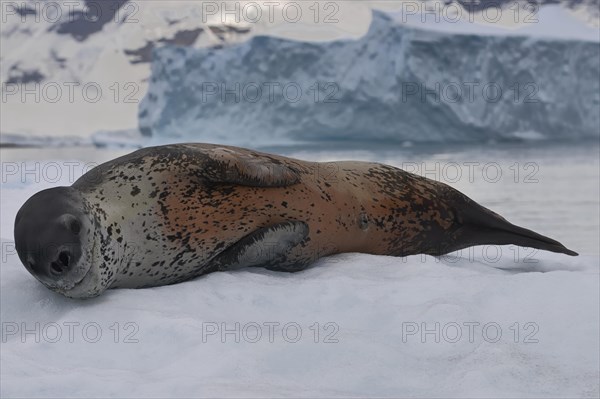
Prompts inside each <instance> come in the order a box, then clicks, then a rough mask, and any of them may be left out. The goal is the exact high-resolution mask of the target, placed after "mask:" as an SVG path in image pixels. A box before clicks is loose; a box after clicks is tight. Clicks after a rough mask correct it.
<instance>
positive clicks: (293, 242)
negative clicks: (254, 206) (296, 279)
mask: <svg viewBox="0 0 600 399" xmlns="http://www.w3.org/2000/svg"><path fill="white" fill-rule="evenodd" d="M307 236H308V225H307V224H306V223H304V222H297V221H290V222H283V223H277V224H275V225H273V226H270V227H264V228H262V229H259V230H256V231H255V232H253V233H250V234H249V235H247V236H246V237H244V238H242V239H241V240H239V241H238V242H236V243H235V244H233V245H232V246H231V247H229V248H228V249H226V250H225V251H224V252H222V253H221V254H219V255H218V256H217V258H216V259H214V261H213V266H214V267H215V269H216V270H220V271H225V270H235V269H239V268H242V267H251V266H261V267H265V268H267V269H269V270H281V271H298V270H302V269H303V268H304V267H306V265H307V263H304V262H300V263H299V262H298V260H297V259H290V257H288V254H289V253H290V250H291V249H292V248H294V247H295V246H297V245H298V244H300V243H301V242H302V241H303V240H304V239H305V238H306V237H307Z"/></svg>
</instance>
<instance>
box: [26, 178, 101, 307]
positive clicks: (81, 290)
mask: <svg viewBox="0 0 600 399" xmlns="http://www.w3.org/2000/svg"><path fill="white" fill-rule="evenodd" d="M88 209H89V208H88V207H87V204H86V201H85V199H84V198H83V197H82V195H81V194H80V193H79V191H77V190H75V189H74V188H72V187H56V188H51V189H48V190H44V191H40V192H39V193H37V194H35V195H34V196H32V197H31V198H29V199H28V200H27V202H25V204H23V206H22V207H21V209H20V210H19V212H18V213H17V217H16V219H15V246H16V249H17V253H18V254H19V258H20V259H21V262H23V265H25V267H26V268H27V270H28V271H29V272H30V273H31V274H32V275H33V276H34V277H35V278H37V279H38V280H39V281H40V282H41V283H42V284H44V285H45V286H46V287H48V288H50V289H51V290H54V291H57V292H60V293H61V294H63V295H66V296H68V297H73V298H81V297H90V296H94V295H97V294H99V293H100V292H102V291H103V289H102V290H101V291H99V292H96V291H98V290H97V289H96V288H95V287H94V284H95V283H97V281H98V278H97V276H96V277H94V276H93V275H94V274H97V273H95V270H96V269H97V266H96V267H94V266H95V265H94V247H95V245H94V243H95V234H94V228H95V223H94V218H93V217H92V216H91V215H90V213H89V211H88Z"/></svg>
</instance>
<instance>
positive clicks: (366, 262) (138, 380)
mask: <svg viewBox="0 0 600 399" xmlns="http://www.w3.org/2000/svg"><path fill="white" fill-rule="evenodd" d="M124 151H126V150H114V149H113V150H104V151H93V152H86V151H85V150H79V149H77V150H75V152H69V151H68V150H63V151H62V152H61V151H60V150H59V149H55V150H49V151H47V152H46V154H45V156H46V157H47V159H45V160H44V159H39V155H37V154H36V153H35V152H34V151H33V150H31V151H29V150H10V149H2V157H3V164H4V165H12V164H14V165H16V167H17V170H16V172H15V171H13V169H10V173H7V171H6V170H5V171H3V182H2V183H3V184H2V189H1V190H0V195H1V201H2V208H1V217H2V218H1V224H0V237H2V240H1V241H2V242H1V244H2V257H3V261H2V267H1V268H0V277H1V278H0V299H1V302H0V304H1V317H2V329H3V330H2V344H1V345H2V357H1V364H0V365H1V366H2V367H1V371H0V372H1V374H0V377H1V380H2V384H1V388H0V389H1V391H0V394H1V396H2V397H244V398H249V397H250V398H251V397H265V396H266V397H473V398H475V397H476V398H481V397H514V398H524V397H543V396H550V397H597V396H598V395H599V385H598V381H599V357H598V356H599V352H600V348H599V342H598V329H599V323H600V321H599V314H600V309H599V306H600V305H599V303H600V298H599V292H600V287H599V270H598V269H599V260H600V258H599V256H598V234H599V233H598V229H599V226H598V221H599V216H598V212H599V210H598V208H599V207H598V196H597V193H598V184H599V181H600V180H599V176H598V174H599V172H598V171H599V168H598V166H599V165H598V158H597V153H598V145H597V144H593V143H592V144H587V145H579V146H573V145H571V146H568V147H563V148H561V147H558V146H539V147H537V148H524V147H522V146H519V145H496V146H493V147H491V146H490V147H488V148H477V147H474V148H462V147H455V148H445V149H435V148H431V147H428V148H421V147H418V146H416V147H412V148H409V149H406V148H399V149H396V148H389V147H388V148H384V149H378V150H375V149H372V148H366V147H365V148H355V147H350V148H346V149H337V150H332V149H328V148H323V147H321V148H314V147H306V148H296V149H293V150H289V149H288V150H286V152H285V153H286V154H288V155H292V156H296V157H301V158H306V159H313V160H321V161H327V160H335V159H349V158H354V159H364V160H378V161H381V162H387V163H392V164H394V165H397V166H404V167H405V168H406V169H409V168H414V167H415V166H418V167H419V168H420V171H419V172H420V174H424V173H423V172H426V173H429V177H432V178H435V177H436V176H435V173H441V172H435V170H436V164H439V165H441V166H440V169H439V170H444V169H443V165H448V164H450V162H456V163H458V164H459V165H462V164H463V163H465V162H474V163H477V162H480V164H479V166H477V167H475V169H474V173H473V179H472V180H473V181H471V179H469V178H468V177H467V174H466V173H467V169H465V168H464V167H462V172H463V173H464V175H463V177H461V178H460V179H459V180H458V181H455V182H449V181H448V179H449V176H450V174H449V172H448V174H445V173H442V174H438V175H437V177H438V178H439V179H441V180H443V181H446V182H448V183H449V184H451V185H452V186H453V187H456V188H458V189H460V190H461V191H463V192H465V193H467V194H468V195H470V196H471V197H472V198H474V199H476V200H477V201H478V202H480V203H482V204H483V205H486V206H489V207H491V208H492V209H494V210H496V211H498V212H499V213H501V214H503V215H504V216H506V217H507V218H508V219H509V220H510V221H512V222H515V223H518V224H521V225H525V226H526V227H528V228H532V229H534V230H537V231H539V232H541V233H543V234H547V235H549V236H551V237H553V238H556V239H558V240H560V241H562V242H563V243H564V244H566V245H567V246H568V247H570V248H573V249H574V250H577V251H579V252H580V253H581V256H579V257H576V258H573V257H568V256H564V255H559V254H553V253H547V252H541V251H539V252H535V253H531V252H527V251H525V250H524V249H520V250H519V249H517V248H516V247H512V246H503V247H499V248H501V250H502V256H501V257H500V258H498V259H496V258H495V257H494V252H493V250H494V249H497V248H486V247H475V248H473V249H472V250H470V251H466V252H463V253H462V257H461V258H458V257H456V256H454V255H449V256H445V257H442V258H433V257H429V256H412V257H408V258H393V257H386V256H371V255H364V254H341V255H337V256H334V257H330V258H327V259H322V260H320V261H319V262H318V263H317V264H315V265H314V267H312V268H310V269H308V270H306V271H303V272H300V273H296V274H285V273H276V272H269V271H266V270H263V269H244V270H240V271H237V272H227V273H214V274H211V275H208V276H205V277H202V278H198V279H195V280H193V281H189V282H185V283H182V284H177V285H173V286H166V287H159V288H152V289H143V290H126V289H120V290H109V291H108V292H106V293H105V294H104V295H103V296H101V297H98V298H95V299H91V300H86V301H77V300H71V299H67V298H64V297H62V296H60V295H58V294H55V293H53V292H51V291H49V290H48V289H46V288H45V287H43V286H42V285H41V284H39V283H38V282H37V281H36V280H35V279H34V278H33V277H32V276H30V275H29V274H28V272H27V271H26V270H25V268H24V267H23V266H22V265H21V264H20V261H19V260H18V258H17V256H16V254H15V252H14V246H13V243H12V241H13V236H12V228H13V223H14V216H15V214H16V212H17V210H18V208H19V207H20V205H21V204H22V203H23V202H24V201H25V200H26V199H27V198H28V197H29V196H30V195H32V194H33V193H34V192H36V191H38V190H40V189H43V188H47V187H52V186H56V185H61V184H71V183H72V180H73V179H74V178H76V176H71V175H69V174H67V173H63V174H61V175H60V176H59V177H58V179H56V180H52V181H48V179H44V178H39V177H43V175H44V172H42V171H43V170H44V168H45V165H49V164H51V163H52V162H54V163H56V164H58V165H71V163H70V162H73V161H77V162H79V163H77V164H76V165H75V166H74V170H75V171H80V170H84V166H85V165H87V164H88V163H90V162H93V163H97V162H101V161H104V160H108V159H111V158H113V157H115V156H118V155H121V154H122V153H123V152H124ZM273 151H277V152H282V151H281V150H275V149H273ZM23 162H24V164H23ZM492 162H495V163H496V164H497V165H498V166H499V167H500V168H501V170H502V172H503V173H504V174H503V178H502V179H500V180H498V181H497V182H491V181H487V180H485V179H483V178H482V175H481V172H482V170H483V169H484V165H486V164H489V163H492ZM515 162H518V163H519V165H520V168H521V169H520V170H521V172H522V173H523V172H531V171H530V170H525V169H523V165H524V164H525V163H527V162H532V163H534V164H536V165H537V168H538V169H537V172H536V173H535V174H534V175H533V176H530V177H531V178H535V179H536V180H537V182H530V183H525V182H524V180H523V175H522V174H521V175H519V176H520V177H519V179H517V180H518V181H517V182H515V179H514V175H512V174H511V173H512V169H510V167H511V166H513V165H514V163H515ZM36 163H38V164H39V165H40V166H39V167H38V170H39V172H38V173H39V175H36V174H35V173H32V172H31V171H32V170H33V171H35V170H36V168H35V164H36ZM46 169H47V168H46ZM27 171H30V172H29V174H27V173H26V172H27ZM427 171H430V172H427ZM431 171H433V172H431ZM23 173H25V174H23ZM47 173H49V172H47ZM432 173H433V174H434V175H431V174H432ZM490 173H491V172H490ZM46 177H48V175H46ZM487 178H491V175H488V176H487ZM490 249H491V251H488V252H487V253H486V251H487V250H490ZM516 251H519V252H516ZM515 253H518V259H517V261H515V260H514V256H515ZM36 323H39V332H38V333H36V332H35V328H36ZM72 323H79V324H78V325H75V324H72ZM94 323H95V324H94ZM115 323H118V324H115ZM128 323H129V324H128ZM223 323H224V324H223ZM236 323H239V339H238V341H239V342H236V336H235V332H233V333H232V332H230V333H228V334H225V335H224V336H222V333H223V332H224V331H225V329H228V330H231V331H235V330H236ZM269 323H279V324H278V325H275V324H269ZM290 323H296V324H290ZM315 323H318V325H317V324H315ZM328 323H329V324H328ZM436 323H438V324H436ZM474 323H475V324H474ZM476 323H479V324H476ZM69 325H70V326H72V328H73V334H72V339H70V338H69V327H68V326H69ZM270 325H271V326H273V337H272V342H270V336H269V333H270V330H269V326H270ZM436 325H437V326H439V327H436ZM57 326H58V328H60V331H61V335H60V336H58V338H57V335H56V332H57V331H59V330H58V329H57ZM256 326H258V327H259V328H260V331H261V337H260V339H258V340H256V331H257V330H256ZM457 326H458V329H457ZM469 326H471V328H473V332H472V334H473V335H472V337H471V336H470V332H469V331H470V330H469ZM284 327H286V329H285V330H284ZM215 328H216V329H217V330H214V329H215ZM298 328H299V329H300V330H301V331H302V335H301V337H300V338H298V341H297V342H295V343H293V342H291V341H295V340H296V339H297V338H296V329H298ZM415 328H418V330H417V331H416V332H415V333H413V331H415V330H414V329H415ZM436 328H438V331H439V332H438V333H435V332H434V333H427V334H425V335H422V333H423V331H425V330H426V329H427V330H433V331H435V329H436ZM484 328H485V332H484ZM15 329H16V330H15ZM25 329H28V330H34V332H30V333H26V334H25V335H23V331H24V330H25ZM84 329H85V334H84V333H83V331H84ZM315 330H317V331H319V334H318V336H317V335H316V334H315ZM13 331H14V333H13ZM98 331H101V335H100V336H99V337H97V332H98ZM213 331H214V332H215V333H214V334H211V332H213ZM284 331H286V334H285V335H284ZM458 331H460V332H461V336H460V337H459V338H457V335H456V333H457V332H458ZM116 332H118V335H115V334H116ZM497 332H501V336H498V334H497ZM36 338H37V339H38V340H39V342H36ZM436 339H437V340H439V342H436ZM96 340H97V342H93V341H96ZM115 340H116V342H115ZM255 340H256V341H257V342H253V341H255ZM315 340H316V341H317V342H315ZM52 341H56V342H52ZM70 341H72V342H70ZM288 341H290V342H288ZM453 341H456V342H453Z"/></svg>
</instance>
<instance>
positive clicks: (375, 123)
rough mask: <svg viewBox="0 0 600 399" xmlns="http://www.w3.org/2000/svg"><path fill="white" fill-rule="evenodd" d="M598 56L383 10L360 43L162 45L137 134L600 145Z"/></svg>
mask: <svg viewBox="0 0 600 399" xmlns="http://www.w3.org/2000/svg"><path fill="white" fill-rule="evenodd" d="M599 53H600V43H598V42H592V41H577V40H571V41H569V40H556V39H551V38H543V39H540V38H532V37H500V36H485V35H460V34H450V33H448V32H434V31H426V30H419V29H416V28H413V27H407V26H403V25H400V24H398V23H396V22H394V21H393V20H392V18H391V17H389V16H387V15H386V14H383V13H381V12H377V11H375V12H373V21H372V24H371V27H370V29H369V31H368V33H367V34H366V35H365V36H363V37H361V38H359V39H357V40H337V41H332V42H323V43H308V42H301V41H291V40H283V39H279V38H273V37H267V36H258V37H254V38H252V39H250V40H249V41H247V42H244V43H242V44H239V45H235V46H231V47H227V48H224V49H218V50H215V49H193V48H183V47H174V46H165V47H163V48H161V49H157V50H156V51H155V54H154V58H153V64H152V77H151V80H150V84H149V89H148V93H147V95H146V96H145V97H144V99H143V101H142V103H141V104H140V114H139V116H140V130H141V132H142V133H143V134H145V135H147V136H152V137H153V138H154V139H155V141H156V142H169V141H174V140H178V141H185V140H192V141H218V142H236V143H238V144H246V145H268V144H270V143H276V144H281V143H285V142H289V141H292V142H313V143H314V142H327V141H329V142H337V141H339V140H341V139H344V140H353V141H356V142H370V141H373V140H377V141H387V142H411V143H415V142H416V143H418V142H438V143H441V142H445V143H448V142H469V143H473V142H489V141H511V140H514V141H540V140H552V141H555V140H580V139H582V138H593V139H597V138H598V137H599V136H598V134H599V133H598V132H599V131H600V115H599V114H598V112H597V109H598V106H599V105H600V94H599V93H600V79H599V78H598V76H600V57H598V55H599ZM458 55H460V56H458Z"/></svg>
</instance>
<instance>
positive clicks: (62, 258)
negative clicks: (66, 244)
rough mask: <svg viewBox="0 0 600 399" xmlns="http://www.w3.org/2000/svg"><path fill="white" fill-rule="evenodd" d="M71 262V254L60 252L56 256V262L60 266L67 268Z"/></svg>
mask: <svg viewBox="0 0 600 399" xmlns="http://www.w3.org/2000/svg"><path fill="white" fill-rule="evenodd" d="M70 260H71V254H69V253H68V252H67V251H61V252H60V253H59V254H58V261H59V262H60V264H61V265H62V266H65V267H69V261H70Z"/></svg>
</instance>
